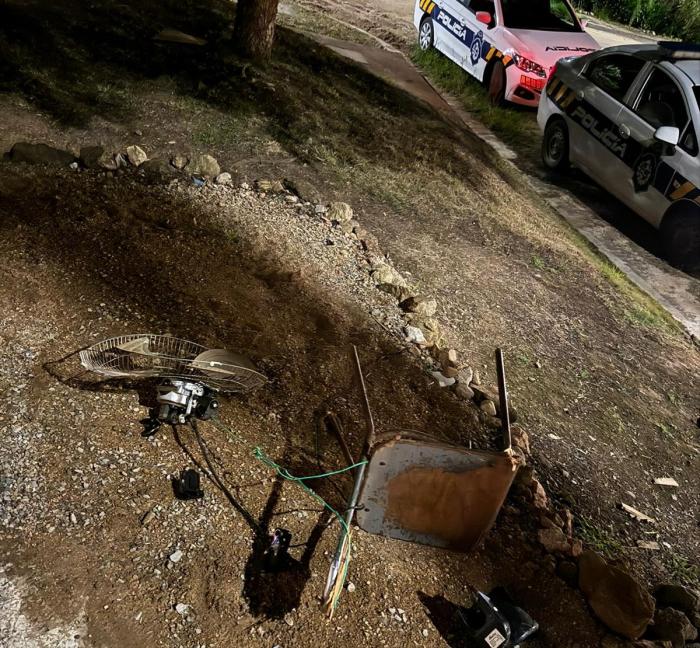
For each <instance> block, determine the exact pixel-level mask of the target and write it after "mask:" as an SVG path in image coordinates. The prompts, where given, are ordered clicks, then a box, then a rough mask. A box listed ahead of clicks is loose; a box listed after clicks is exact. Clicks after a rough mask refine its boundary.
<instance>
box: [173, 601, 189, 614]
mask: <svg viewBox="0 0 700 648" xmlns="http://www.w3.org/2000/svg"><path fill="white" fill-rule="evenodd" d="M189 610H190V606H189V605H187V603H178V604H177V605H176V606H175V612H177V613H178V614H179V615H180V616H185V614H187V613H188V612H189Z"/></svg>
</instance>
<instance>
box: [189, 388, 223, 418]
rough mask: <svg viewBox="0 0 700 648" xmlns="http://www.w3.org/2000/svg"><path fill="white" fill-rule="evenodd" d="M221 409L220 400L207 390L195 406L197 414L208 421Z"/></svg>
mask: <svg viewBox="0 0 700 648" xmlns="http://www.w3.org/2000/svg"><path fill="white" fill-rule="evenodd" d="M218 411H219V401H218V400H216V398H214V394H213V393H212V392H210V391H206V392H205V393H204V396H201V397H200V399H199V401H198V402H197V407H196V408H195V411H194V413H195V416H196V417H197V418H198V419H200V420H202V421H208V420H209V419H212V418H214V417H215V416H216V414H217V412H218Z"/></svg>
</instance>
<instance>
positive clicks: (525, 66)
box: [511, 52, 547, 79]
mask: <svg viewBox="0 0 700 648" xmlns="http://www.w3.org/2000/svg"><path fill="white" fill-rule="evenodd" d="M511 56H512V57H513V60H514V61H515V64H516V65H517V66H518V68H520V69H521V70H522V71H523V72H529V73H530V74H536V75H537V76H538V77H542V78H543V79H546V78H547V72H546V70H545V69H544V68H543V67H542V66H541V65H540V64H539V63H535V61H531V60H530V59H529V58H525V57H524V56H520V54H518V53H516V52H513V53H512V54H511Z"/></svg>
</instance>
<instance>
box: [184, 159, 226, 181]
mask: <svg viewBox="0 0 700 648" xmlns="http://www.w3.org/2000/svg"><path fill="white" fill-rule="evenodd" d="M185 171H187V173H189V174H190V175H193V176H202V177H204V178H216V176H218V175H219V174H220V173H221V169H220V168H219V163H218V162H217V161H216V158H213V157H212V156H211V155H195V156H194V157H192V158H191V159H190V161H189V162H188V163H187V166H186V167H185Z"/></svg>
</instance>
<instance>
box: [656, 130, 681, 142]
mask: <svg viewBox="0 0 700 648" xmlns="http://www.w3.org/2000/svg"><path fill="white" fill-rule="evenodd" d="M654 139H655V140H656V141H657V142H660V143H661V144H668V145H669V146H678V142H680V140H681V132H680V131H679V130H678V129H677V128H676V127H675V126H662V127H661V128H659V129H658V130H657V131H656V132H655V133H654Z"/></svg>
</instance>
